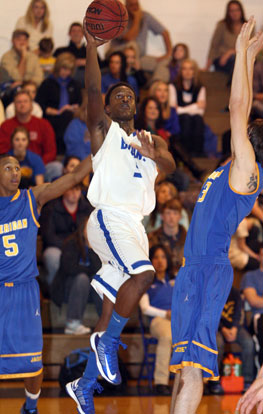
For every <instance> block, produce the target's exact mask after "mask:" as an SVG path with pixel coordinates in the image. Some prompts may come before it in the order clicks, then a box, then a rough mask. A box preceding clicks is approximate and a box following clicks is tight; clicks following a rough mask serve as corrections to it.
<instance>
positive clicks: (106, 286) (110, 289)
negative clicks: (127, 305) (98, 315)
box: [93, 275, 118, 298]
mask: <svg viewBox="0 0 263 414" xmlns="http://www.w3.org/2000/svg"><path fill="white" fill-rule="evenodd" d="M93 279H95V280H97V282H99V283H100V284H101V285H102V286H104V287H105V288H106V289H107V290H108V291H109V292H110V293H111V294H112V296H114V297H115V298H116V297H117V293H118V292H117V290H115V289H113V287H112V286H110V285H109V284H108V283H107V282H105V281H104V280H103V279H102V278H101V277H100V275H95V276H94V278H93Z"/></svg>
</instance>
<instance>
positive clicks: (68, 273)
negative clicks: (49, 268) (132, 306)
mask: <svg viewBox="0 0 263 414" xmlns="http://www.w3.org/2000/svg"><path fill="white" fill-rule="evenodd" d="M100 267H101V262H100V259H99V257H98V256H97V255H96V253H94V251H93V250H92V249H91V248H90V247H89V243H88V239H87V218H85V219H84V220H83V221H82V222H81V224H80V225H79V226H78V228H77V230H76V231H75V232H74V233H73V234H72V235H71V236H69V237H68V238H67V239H66V240H65V242H64V243H63V246H62V253H61V258H60V265H59V269H58V271H57V273H56V275H55V277H54V280H53V282H52V285H51V298H52V300H53V301H54V302H55V303H56V305H57V306H61V305H62V304H63V303H67V305H68V306H67V320H66V326H65V330H64V332H65V334H73V335H83V334H88V333H90V331H91V330H90V328H89V327H87V326H84V325H83V322H82V320H83V315H84V312H85V308H86V305H87V302H88V299H89V297H90V294H91V295H92V294H93V296H94V298H95V303H97V308H98V309H99V310H100V308H101V306H100V303H101V300H100V298H99V296H98V295H97V293H96V292H95V291H94V290H93V289H92V292H90V281H91V279H92V277H93V276H94V275H95V274H96V272H97V271H98V270H99V268H100ZM96 297H97V298H96Z"/></svg>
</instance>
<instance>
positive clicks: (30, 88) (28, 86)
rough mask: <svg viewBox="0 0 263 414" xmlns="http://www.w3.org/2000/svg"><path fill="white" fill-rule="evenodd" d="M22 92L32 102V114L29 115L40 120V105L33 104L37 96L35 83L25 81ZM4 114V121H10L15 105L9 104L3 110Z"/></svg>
mask: <svg viewBox="0 0 263 414" xmlns="http://www.w3.org/2000/svg"><path fill="white" fill-rule="evenodd" d="M22 90H23V91H26V92H27V93H28V94H29V96H30V98H31V100H32V112H31V114H32V115H33V116H36V117H37V118H42V116H43V111H42V109H41V107H40V105H39V104H38V103H37V102H35V97H36V94H37V85H36V84H35V82H33V81H25V82H23V83H22ZM5 114H6V119H10V118H13V117H14V116H15V105H14V102H12V103H10V105H8V107H7V108H6V110H5Z"/></svg>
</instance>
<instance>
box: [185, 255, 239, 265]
mask: <svg viewBox="0 0 263 414" xmlns="http://www.w3.org/2000/svg"><path fill="white" fill-rule="evenodd" d="M195 264H225V265H230V266H231V264H230V260H229V258H228V256H186V257H184V258H183V264H182V267H184V266H188V265H195Z"/></svg>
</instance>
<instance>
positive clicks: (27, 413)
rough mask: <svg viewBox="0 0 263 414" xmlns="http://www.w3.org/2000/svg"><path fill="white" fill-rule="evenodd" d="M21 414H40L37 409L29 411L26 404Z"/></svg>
mask: <svg viewBox="0 0 263 414" xmlns="http://www.w3.org/2000/svg"><path fill="white" fill-rule="evenodd" d="M20 414H38V411H37V408H34V409H33V410H28V409H27V408H26V403H25V404H24V405H23V407H22V408H21V410H20Z"/></svg>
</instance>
